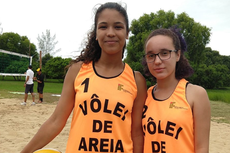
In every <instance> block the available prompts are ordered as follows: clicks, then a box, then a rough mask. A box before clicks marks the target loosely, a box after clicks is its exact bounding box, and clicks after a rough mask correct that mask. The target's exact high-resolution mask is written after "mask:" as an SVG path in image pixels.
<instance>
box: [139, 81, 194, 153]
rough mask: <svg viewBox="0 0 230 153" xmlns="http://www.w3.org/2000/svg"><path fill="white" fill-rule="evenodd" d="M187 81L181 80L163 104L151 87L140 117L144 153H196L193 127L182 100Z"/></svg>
mask: <svg viewBox="0 0 230 153" xmlns="http://www.w3.org/2000/svg"><path fill="white" fill-rule="evenodd" d="M186 86H187V81H186V80H185V79H181V80H180V81H179V83H178V85H177V87H176V89H175V90H174V92H173V94H172V95H171V96H170V97H169V98H168V99H166V100H157V99H155V98H154V95H153V91H154V86H153V87H150V88H149V89H148V97H147V99H146V103H145V108H144V113H143V120H142V124H143V129H144V133H145V138H144V139H145V140H144V141H145V144H144V153H151V152H152V153H153V152H154V153H180V152H181V153H182V152H183V153H195V150H194V125H193V115H192V110H191V107H190V105H189V104H188V102H187V100H186V96H185V90H186Z"/></svg>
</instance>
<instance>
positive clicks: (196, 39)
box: [125, 10, 211, 84]
mask: <svg viewBox="0 0 230 153" xmlns="http://www.w3.org/2000/svg"><path fill="white" fill-rule="evenodd" d="M174 25H177V26H178V27H179V28H180V29H181V32H182V34H183V36H184V38H185V40H186V42H187V45H188V48H187V50H188V52H187V53H186V57H187V58H188V59H189V61H190V63H191V64H192V65H193V67H194V69H196V67H197V66H198V65H199V64H202V63H203V61H204V58H205V54H204V52H205V51H204V50H205V46H206V44H207V43H208V42H209V41H210V34H211V33H210V31H211V29H210V28H207V27H206V26H203V25H201V24H200V23H198V22H195V21H194V19H193V18H190V17H189V16H188V15H187V14H186V13H181V14H179V15H177V16H176V15H175V13H174V12H172V11H168V12H165V11H164V10H159V11H158V12H157V13H156V14H155V13H150V14H144V15H143V16H141V17H140V18H139V19H137V20H133V21H132V23H131V27H130V31H131V34H130V37H129V41H128V43H127V55H126V59H125V62H127V63H128V64H129V65H130V66H131V67H132V68H133V69H134V70H137V71H140V72H143V68H142V65H141V60H142V58H143V55H144V42H145V39H146V38H147V36H148V34H149V33H150V32H151V31H153V30H155V29H159V28H170V27H172V26H174ZM147 84H150V83H149V80H148V82H147Z"/></svg>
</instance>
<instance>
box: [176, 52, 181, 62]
mask: <svg viewBox="0 0 230 153" xmlns="http://www.w3.org/2000/svg"><path fill="white" fill-rule="evenodd" d="M180 54H181V50H178V51H177V59H176V61H177V62H178V61H179V60H180Z"/></svg>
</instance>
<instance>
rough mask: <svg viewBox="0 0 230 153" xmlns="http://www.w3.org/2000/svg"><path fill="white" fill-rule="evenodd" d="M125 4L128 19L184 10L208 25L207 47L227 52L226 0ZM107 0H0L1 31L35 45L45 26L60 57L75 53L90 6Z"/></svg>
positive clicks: (229, 0)
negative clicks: (13, 34)
mask: <svg viewBox="0 0 230 153" xmlns="http://www.w3.org/2000/svg"><path fill="white" fill-rule="evenodd" d="M111 1H113V2H124V3H126V4H127V12H128V15H129V20H130V23H131V21H132V20H133V19H138V18H139V17H140V16H142V15H143V14H144V13H146V14H150V13H151V12H153V13H156V12H157V11H159V10H160V9H162V10H164V11H169V10H171V11H173V12H174V13H175V14H176V15H177V14H180V13H182V12H186V13H187V14H188V16H189V17H191V18H193V19H194V20H195V22H199V23H200V24H201V25H204V26H207V27H209V28H211V29H212V30H211V33H212V35H211V37H210V39H211V41H210V43H209V44H208V45H207V47H211V48H212V50H217V51H219V53H220V54H221V55H230V46H229V43H230V38H229V36H230V0H157V1H156V0H155V1H154V0H122V1H114V0H111ZM105 2H108V1H107V0H65V1H64V0H62V1H61V0H0V23H1V28H3V33H4V32H14V33H18V34H19V35H20V36H27V37H28V38H29V39H30V41H31V42H32V43H34V44H35V45H36V46H37V49H38V41H37V37H38V35H40V36H41V34H42V32H43V33H45V31H46V29H49V30H50V32H51V35H54V34H56V40H57V41H58V44H57V45H56V48H55V49H59V48H61V52H59V53H57V54H55V56H62V57H63V58H66V57H72V56H77V55H78V52H76V51H79V48H80V47H81V43H82V41H83V39H85V38H86V36H87V33H88V31H89V30H90V29H91V26H92V24H93V8H94V6H95V5H96V4H99V3H105Z"/></svg>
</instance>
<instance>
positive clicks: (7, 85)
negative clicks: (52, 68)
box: [0, 77, 63, 103]
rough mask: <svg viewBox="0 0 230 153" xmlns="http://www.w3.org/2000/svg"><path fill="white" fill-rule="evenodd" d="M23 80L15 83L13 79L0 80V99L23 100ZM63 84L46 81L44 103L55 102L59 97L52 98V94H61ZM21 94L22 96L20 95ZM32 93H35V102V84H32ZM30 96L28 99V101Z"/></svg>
mask: <svg viewBox="0 0 230 153" xmlns="http://www.w3.org/2000/svg"><path fill="white" fill-rule="evenodd" d="M24 82H25V81H24V80H21V81H20V80H19V81H18V80H17V81H15V80H14V78H13V77H5V78H4V80H3V79H0V99H2V98H18V99H22V100H23V99H24V94H23V93H24V91H25V87H24ZM62 86H63V83H60V82H59V81H57V80H47V81H46V82H45V87H44V90H43V98H44V103H53V102H57V101H58V99H59V97H57V96H52V94H58V95H59V94H61V91H62ZM12 92H19V94H12ZM20 93H22V94H20ZM34 93H36V96H35V100H36V101H37V100H38V99H37V98H38V95H37V82H34ZM30 98H31V97H30V94H29V96H28V99H30Z"/></svg>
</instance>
